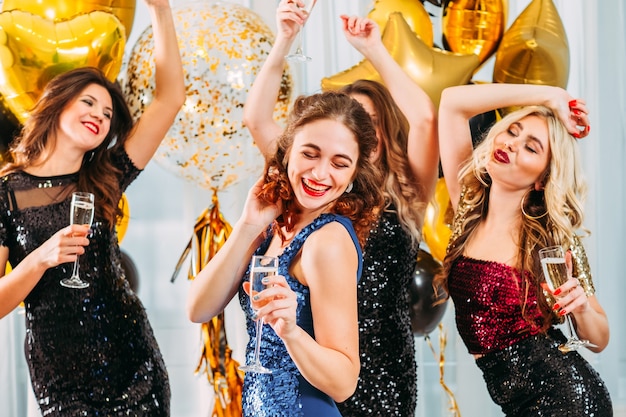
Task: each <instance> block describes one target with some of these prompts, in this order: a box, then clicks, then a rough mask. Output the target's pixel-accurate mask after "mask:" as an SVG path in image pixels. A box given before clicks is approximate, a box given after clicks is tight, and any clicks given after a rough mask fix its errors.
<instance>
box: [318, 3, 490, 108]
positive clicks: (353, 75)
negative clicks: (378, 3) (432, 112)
mask: <svg viewBox="0 0 626 417" xmlns="http://www.w3.org/2000/svg"><path fill="white" fill-rule="evenodd" d="M382 41H383V44H384V45H385V48H387V50H388V51H389V53H390V54H391V56H392V57H393V58H394V59H395V60H396V62H398V64H400V66H401V67H402V68H403V69H404V70H405V71H406V72H407V73H408V74H409V76H410V77H411V78H412V79H413V81H415V82H416V83H417V84H418V85H419V86H420V87H421V88H422V89H423V90H424V91H425V92H426V94H428V96H429V97H430V99H431V100H432V101H433V103H434V104H435V106H436V107H438V106H439V99H440V98H441V92H442V91H443V90H444V89H445V88H446V87H450V86H453V85H461V84H467V83H468V82H469V80H470V79H471V78H472V74H473V73H474V70H475V69H476V68H478V66H479V65H480V61H479V59H478V56H476V55H473V54H468V55H463V54H457V53H454V52H448V51H443V50H441V49H438V48H431V47H430V46H428V45H426V44H425V43H424V42H423V41H422V40H421V39H420V38H418V37H417V36H416V35H415V34H414V33H413V32H412V31H411V28H410V27H409V25H408V24H407V23H406V21H405V20H404V18H403V17H402V14H401V13H398V12H394V13H391V15H390V16H389V21H388V22H387V25H386V26H385V31H384V32H383V35H382ZM359 79H366V80H373V81H378V82H382V79H381V77H380V75H379V74H378V72H377V71H376V70H375V69H374V66H373V65H372V64H371V63H370V62H369V61H368V60H363V61H361V62H360V63H358V64H357V65H355V66H353V67H352V68H349V69H347V70H344V71H342V72H340V73H338V74H335V75H333V76H331V77H327V78H323V79H322V88H323V89H324V90H334V89H339V88H341V87H343V86H344V85H346V84H350V83H352V82H354V81H356V80H359Z"/></svg>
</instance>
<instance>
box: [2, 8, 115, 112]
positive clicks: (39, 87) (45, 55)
mask: <svg viewBox="0 0 626 417" xmlns="http://www.w3.org/2000/svg"><path fill="white" fill-rule="evenodd" d="M125 44H126V36H125V35H124V26H122V24H121V23H120V21H119V19H118V18H116V17H115V16H113V15H112V14H110V13H106V12H102V11H95V12H90V13H86V14H82V15H78V16H75V17H73V18H72V19H68V20H63V21H60V22H53V21H51V20H47V19H44V18H43V17H40V16H37V15H34V14H32V13H28V12H24V11H21V10H12V11H7V12H2V13H0V62H1V63H2V66H1V67H0V94H2V96H3V97H4V101H5V103H6V104H7V107H8V108H9V109H10V111H11V112H12V113H13V114H14V115H15V117H16V118H17V119H18V121H19V122H24V120H25V119H26V117H28V113H29V111H30V109H31V108H32V107H33V105H34V104H35V102H36V101H37V99H38V98H39V96H40V95H41V92H42V91H43V88H44V87H45V85H46V84H47V83H48V81H50V80H51V79H52V78H53V77H54V76H55V75H57V74H60V73H62V72H65V71H68V70H70V69H73V68H79V67H86V66H92V67H97V68H99V69H101V70H102V71H103V72H104V74H105V75H106V77H107V78H108V79H110V80H111V81H114V80H115V79H116V77H117V74H118V73H119V70H120V68H121V66H122V60H123V58H124V46H125Z"/></svg>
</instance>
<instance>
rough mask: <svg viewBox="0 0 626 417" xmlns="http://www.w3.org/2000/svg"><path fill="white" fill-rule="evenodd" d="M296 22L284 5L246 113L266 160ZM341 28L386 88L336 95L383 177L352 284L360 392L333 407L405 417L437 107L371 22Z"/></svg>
mask: <svg viewBox="0 0 626 417" xmlns="http://www.w3.org/2000/svg"><path fill="white" fill-rule="evenodd" d="M303 18H304V16H303V14H302V12H301V11H299V10H298V8H297V7H296V5H295V4H294V2H293V1H291V0H283V1H281V3H280V5H279V7H278V9H277V13H276V20H277V27H278V31H277V37H276V40H275V42H274V45H273V47H272V50H271V52H270V54H269V56H268V57H267V59H266V60H265V62H264V64H263V68H262V69H261V72H260V73H259V75H258V76H257V78H256V80H255V82H254V84H253V86H252V88H251V89H250V92H249V94H248V99H247V101H246V105H245V107H244V121H245V124H246V126H247V127H248V129H249V130H250V132H251V133H252V136H253V138H254V141H255V143H256V144H257V146H259V149H261V151H262V152H263V153H265V154H268V153H271V150H272V148H273V146H274V142H275V139H276V137H278V135H279V134H280V131H281V127H280V126H279V125H278V124H276V123H275V121H274V120H273V118H272V111H273V108H274V104H275V103H274V99H275V98H276V96H277V94H278V92H279V88H280V80H281V75H282V71H283V68H284V56H285V55H286V54H287V53H288V51H289V50H290V48H291V45H292V43H293V41H294V39H295V37H296V34H297V32H298V30H299V28H300V24H301V23H302V21H303ZM341 22H342V24H343V28H344V33H345V36H346V38H347V39H348V41H349V42H350V43H351V44H352V45H353V46H354V47H355V48H356V49H358V50H359V52H361V53H362V54H363V55H364V56H365V57H366V58H367V59H368V60H369V61H370V62H371V63H372V64H373V65H374V67H375V68H376V70H377V71H378V73H379V74H380V75H381V77H382V78H383V80H384V82H385V85H386V88H385V87H384V86H382V85H381V84H380V83H377V82H373V81H366V80H359V81H356V82H354V83H353V84H351V85H348V86H346V87H345V88H343V89H342V91H344V92H345V93H347V94H349V95H350V96H352V97H353V98H355V99H356V100H357V101H359V102H360V103H361V104H362V105H363V107H364V108H365V110H367V112H368V113H369V114H370V116H371V117H372V120H373V122H374V126H375V127H376V133H377V137H378V148H377V149H376V150H375V151H374V154H373V157H374V158H375V160H376V164H377V166H378V167H379V168H380V169H381V171H382V172H383V175H384V178H385V180H384V189H383V193H384V196H385V199H386V207H385V208H384V210H383V211H382V212H381V213H380V216H379V221H378V224H377V226H376V227H375V228H374V229H373V230H372V232H371V234H370V237H369V239H368V242H367V245H366V247H365V250H364V254H363V255H364V259H363V261H364V265H363V266H364V270H363V279H362V280H361V281H360V282H359V285H358V297H359V344H360V348H359V350H360V359H361V373H360V375H359V381H358V386H357V389H356V391H355V393H354V395H353V396H351V397H350V398H349V399H348V400H347V401H345V402H342V403H340V404H338V407H339V410H340V411H341V413H342V415H343V416H406V417H411V416H413V415H414V414H415V408H416V404H417V363H416V360H415V349H414V336H413V333H412V331H411V318H410V298H409V288H410V283H411V280H412V279H413V272H414V271H415V268H416V264H417V250H418V245H419V237H420V236H421V232H420V230H421V226H422V222H423V215H424V210H425V208H426V203H427V202H428V201H429V199H430V198H431V196H432V195H433V193H434V189H435V183H436V181H437V175H438V161H439V159H438V145H437V136H436V125H435V110H434V107H433V104H432V101H431V100H430V98H429V97H428V96H427V95H426V94H425V93H424V91H423V90H422V89H421V88H420V87H419V86H418V85H417V84H415V82H413V80H412V79H411V78H410V77H409V76H408V75H407V74H406V73H405V72H404V70H403V69H402V68H401V67H400V66H399V65H398V64H397V63H396V62H395V60H394V59H393V58H392V57H391V55H390V54H389V52H388V51H387V49H386V48H385V46H384V45H383V44H382V41H381V36H380V31H379V28H378V26H377V25H376V23H374V22H373V21H372V20H370V19H366V18H358V17H348V16H342V17H341Z"/></svg>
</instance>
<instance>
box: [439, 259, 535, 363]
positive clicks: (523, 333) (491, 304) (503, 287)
mask: <svg viewBox="0 0 626 417" xmlns="http://www.w3.org/2000/svg"><path fill="white" fill-rule="evenodd" d="M523 287H524V286H523V284H522V278H521V275H520V273H519V271H518V270H516V269H515V268H512V267H510V266H508V265H504V264H501V263H498V262H491V261H483V260H478V259H472V258H467V257H463V256H461V257H460V258H459V259H457V260H456V262H455V264H454V265H453V267H452V269H451V271H450V276H449V277H448V289H449V292H450V297H451V298H452V300H453V301H454V309H455V319H456V326H457V329H458V331H459V335H460V336H461V338H462V339H463V342H464V343H465V346H466V347H467V349H468V351H469V353H472V354H484V353H487V352H492V351H494V350H499V349H503V348H505V347H507V346H510V345H512V344H514V343H516V342H519V341H520V340H522V339H525V338H527V337H528V336H530V335H531V334H533V333H537V331H538V329H539V328H540V327H541V323H542V320H543V319H542V315H541V311H540V310H539V308H538V306H537V297H536V295H535V291H528V294H524V292H523V291H522V290H521V289H522V288H523ZM524 299H526V302H525V304H526V307H525V309H526V316H527V317H528V318H529V319H530V320H531V323H532V324H530V323H529V322H528V321H527V320H526V319H524V316H523V315H522V304H524ZM533 324H534V325H533Z"/></svg>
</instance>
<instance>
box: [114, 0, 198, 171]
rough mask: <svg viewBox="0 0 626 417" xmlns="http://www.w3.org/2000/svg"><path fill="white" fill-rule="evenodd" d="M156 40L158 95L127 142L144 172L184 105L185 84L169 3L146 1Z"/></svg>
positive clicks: (129, 150)
mask: <svg viewBox="0 0 626 417" xmlns="http://www.w3.org/2000/svg"><path fill="white" fill-rule="evenodd" d="M145 2H146V4H147V5H148V8H149V12H150V20H151V22H152V32H153V36H154V60H155V67H156V70H155V86H156V87H155V92H154V99H153V100H152V102H151V103H150V105H149V106H148V107H147V108H146V109H145V111H144V112H143V114H142V115H141V117H140V119H139V121H138V122H137V124H136V125H135V127H134V129H133V131H132V133H131V135H130V137H129V138H128V140H127V141H126V152H127V153H128V155H129V156H130V159H131V160H132V161H133V163H134V164H135V166H136V167H137V168H139V169H143V168H145V166H146V165H147V164H148V162H150V159H151V158H152V156H153V155H154V153H155V152H156V150H157V148H158V147H159V145H160V143H161V141H162V140H163V138H164V137H165V134H166V133H167V131H168V130H169V128H170V126H171V125H172V123H173V122H174V118H175V117H176V115H177V114H178V111H179V110H180V108H181V106H182V105H183V103H184V102H185V81H184V78H183V67H182V63H181V59H180V51H179V49H178V40H177V38H176V31H175V29H174V20H173V18H172V11H171V9H170V6H169V1H168V0H145Z"/></svg>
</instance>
